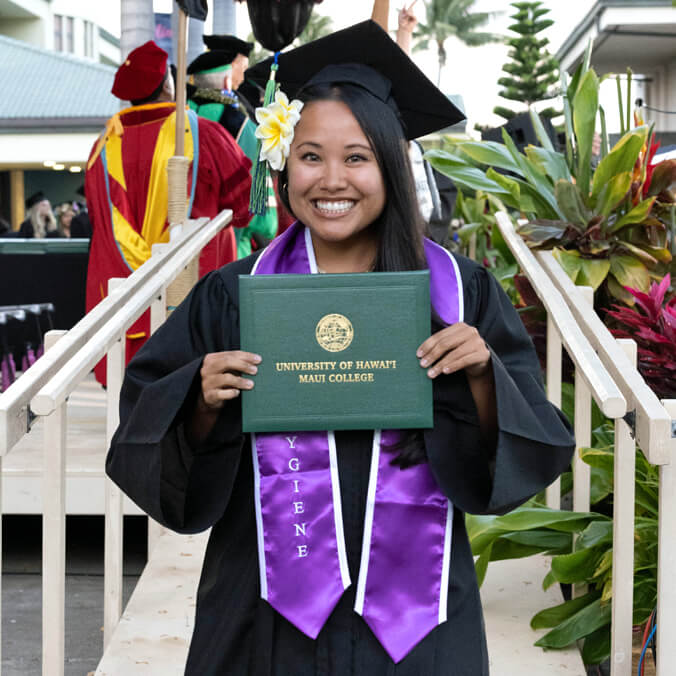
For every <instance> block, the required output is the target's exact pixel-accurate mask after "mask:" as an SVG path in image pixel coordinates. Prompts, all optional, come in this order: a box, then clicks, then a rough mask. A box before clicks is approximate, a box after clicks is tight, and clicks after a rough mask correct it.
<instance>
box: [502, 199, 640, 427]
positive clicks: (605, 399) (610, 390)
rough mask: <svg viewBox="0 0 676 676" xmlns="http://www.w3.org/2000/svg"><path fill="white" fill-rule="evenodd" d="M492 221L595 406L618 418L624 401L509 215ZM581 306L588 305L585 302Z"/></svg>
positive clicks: (624, 408)
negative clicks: (528, 280)
mask: <svg viewBox="0 0 676 676" xmlns="http://www.w3.org/2000/svg"><path fill="white" fill-rule="evenodd" d="M496 220H497V223H498V227H499V228H500V232H501V233H502V236H503V237H504V239H505V242H506V243H507V245H508V246H509V248H510V249H511V250H512V253H513V254H514V257H515V258H516V259H517V262H518V263H519V265H520V266H521V269H522V270H523V271H524V273H525V274H526V276H527V277H528V278H529V279H530V280H531V281H532V282H534V283H533V288H534V289H535V292H536V293H537V295H538V297H539V298H540V300H541V301H542V303H543V305H544V306H545V308H546V310H547V313H548V314H549V316H550V317H551V320H552V321H553V322H554V324H555V326H556V328H557V331H558V333H559V335H560V336H561V341H562V342H563V344H564V345H565V347H566V351H567V352H568V355H569V356H570V358H571V359H572V360H573V362H574V364H575V366H576V367H577V369H578V373H580V375H581V376H582V377H583V378H584V379H585V381H586V382H587V384H588V385H589V388H590V389H591V391H592V394H593V396H594V399H595V400H596V403H597V404H598V406H599V408H600V409H601V411H603V413H604V414H605V415H607V416H608V417H609V418H613V419H616V418H621V417H622V416H623V415H624V414H625V412H626V410H627V403H626V400H625V398H624V396H623V394H622V392H620V390H619V389H618V387H617V385H615V383H614V381H613V379H612V378H611V377H610V375H609V374H608V371H607V370H606V368H605V366H604V365H603V364H602V363H601V360H600V359H599V357H598V355H597V354H596V352H594V349H593V348H592V346H591V345H590V344H589V341H588V340H587V338H586V337H585V336H584V334H583V333H582V331H581V330H580V328H579V327H578V325H577V322H576V321H575V318H574V317H573V315H572V313H571V311H570V309H569V308H568V305H567V304H566V301H565V300H564V299H563V297H562V296H561V294H560V293H559V291H558V290H557V289H556V287H555V286H554V283H553V282H552V281H551V280H550V279H549V277H548V276H547V274H545V273H544V271H543V270H542V268H541V267H540V265H539V264H538V262H537V261H536V260H535V257H534V256H533V253H532V252H531V250H530V249H529V248H528V247H527V246H526V244H525V243H524V241H523V240H522V239H521V237H519V235H518V234H517V233H516V231H515V230H514V226H513V224H512V220H511V218H510V217H509V216H508V215H507V214H506V213H504V212H498V213H497V214H496ZM585 305H586V306H587V307H588V304H585ZM585 305H583V307H585Z"/></svg>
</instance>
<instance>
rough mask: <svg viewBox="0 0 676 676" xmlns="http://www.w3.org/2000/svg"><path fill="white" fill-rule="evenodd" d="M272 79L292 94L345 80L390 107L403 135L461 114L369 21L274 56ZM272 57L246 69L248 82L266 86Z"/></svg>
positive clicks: (441, 125) (415, 134) (421, 132)
mask: <svg viewBox="0 0 676 676" xmlns="http://www.w3.org/2000/svg"><path fill="white" fill-rule="evenodd" d="M278 63H279V70H278V71H277V77H276V79H277V82H279V83H280V86H281V89H282V91H283V92H284V93H285V94H286V95H287V96H288V97H289V99H292V98H294V97H295V96H296V95H297V94H298V92H299V91H300V90H301V89H302V88H303V87H304V86H305V85H310V84H338V83H350V84H354V85H357V86H360V87H362V88H364V89H366V90H367V91H369V92H370V93H371V94H372V95H373V96H375V97H376V98H378V99H380V100H381V101H383V102H384V103H386V104H388V105H393V104H394V105H395V107H396V108H397V109H398V111H399V114H400V115H401V119H402V120H403V123H404V134H405V136H406V138H407V139H414V138H418V137H420V136H424V135H425V134H430V133H432V132H434V131H437V130H439V129H444V128H446V127H448V126H450V125H452V124H455V123H456V122H460V121H461V120H463V119H464V118H465V115H464V114H463V112H462V111H461V110H460V109H459V108H457V107H456V106H455V105H454V104H453V103H452V102H451V101H449V100H448V98H447V97H446V96H444V94H443V93H442V92H441V91H440V90H439V89H438V88H437V87H436V86H435V85H434V84H433V83H432V82H431V81H430V80H429V78H428V77H427V76H426V75H425V74H424V73H423V72H422V71H421V70H420V69H419V68H418V67H417V66H416V65H415V64H414V63H413V61H411V59H409V57H408V56H407V55H406V54H405V53H404V52H403V50H402V49H401V48H400V47H399V46H398V45H397V44H396V43H395V42H394V40H392V38H390V36H389V35H388V34H387V33H386V32H385V31H384V30H383V29H382V28H380V26H378V24H376V23H375V22H374V21H363V22H362V23H359V24H356V25H354V26H351V27H350V28H346V29H345V30H341V31H337V32H336V33H332V34H331V35H329V36H327V37H324V38H320V39H319V40H315V41H313V42H310V43H308V44H305V45H303V46H301V47H297V48H296V49H294V50H292V51H289V52H282V53H281V54H280V55H279V59H278ZM271 64H272V58H270V59H266V60H265V61H262V62H261V63H258V64H256V65H255V66H253V67H252V68H249V69H248V70H247V71H246V73H245V78H246V79H247V80H252V81H253V82H255V83H257V84H259V85H261V86H263V87H264V86H265V84H266V82H267V80H268V77H269V73H270V66H271Z"/></svg>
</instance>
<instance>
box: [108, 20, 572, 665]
mask: <svg viewBox="0 0 676 676" xmlns="http://www.w3.org/2000/svg"><path fill="white" fill-rule="evenodd" d="M269 67H270V64H269V63H267V64H263V65H262V66H260V67H259V66H256V67H254V69H250V70H249V71H248V77H249V78H250V79H253V80H254V81H256V82H258V83H259V84H264V83H265V81H266V80H267V72H266V70H267V69H269ZM277 81H278V82H279V83H280V84H281V87H282V89H284V90H286V93H287V94H288V95H289V96H290V98H294V97H295V99H297V100H298V102H299V103H298V104H297V105H295V108H293V109H294V110H296V111H300V115H299V119H298V123H297V124H296V125H295V127H294V126H293V125H291V124H288V119H289V118H288V116H287V114H286V113H284V112H283V111H282V110H280V109H279V108H278V109H277V113H278V116H277V117H276V118H275V119H276V120H277V121H278V122H275V123H274V124H277V123H279V127H278V129H279V131H280V132H282V131H283V132H284V134H283V135H284V136H285V141H286V142H287V143H288V153H287V152H286V146H285V149H284V152H283V153H281V155H280V156H279V157H277V156H276V155H275V160H274V161H275V163H277V160H280V164H277V166H280V165H281V166H282V170H281V172H280V177H279V178H280V187H281V190H280V194H281V197H282V199H283V200H284V202H285V203H286V206H287V207H288V208H289V209H290V210H291V211H292V212H293V213H294V215H295V216H296V217H297V218H298V221H297V222H296V223H295V224H294V225H292V226H291V227H290V228H289V229H288V230H286V231H285V232H284V233H283V234H282V235H281V236H280V237H278V238H277V239H275V240H274V241H273V242H272V244H270V245H269V246H268V247H267V248H266V249H264V250H263V251H262V252H261V253H258V254H256V255H254V256H250V257H249V258H246V259H243V260H241V261H238V262H237V263H234V264H231V265H228V266H226V267H224V268H222V269H221V270H219V271H218V272H216V273H214V274H212V275H210V276H209V277H208V278H206V279H205V280H204V281H202V282H200V283H199V284H198V286H196V287H195V289H194V290H193V291H192V293H191V295H190V296H189V297H188V298H187V299H186V300H185V301H184V303H182V304H181V306H180V307H179V308H177V309H176V310H175V311H174V313H173V314H172V315H171V317H170V318H169V319H168V320H167V322H166V323H165V324H164V325H163V326H162V327H161V328H160V329H159V330H158V331H157V332H156V333H155V334H154V335H153V337H152V338H151V339H150V341H149V342H148V343H147V344H146V346H145V347H144V349H143V350H141V352H139V353H138V354H137V356H136V357H135V359H134V360H133V362H132V363H131V364H130V365H129V368H128V370H127V374H126V378H125V382H124V385H123V389H122V394H121V399H120V427H119V429H118V430H117V432H116V434H115V437H114V439H113V441H112V444H111V449H110V452H109V455H108V459H107V471H108V473H109V475H110V476H111V477H112V478H113V479H114V480H115V481H116V482H117V483H118V484H119V485H120V486H121V487H122V488H123V489H124V490H125V491H126V492H127V494H128V495H130V496H131V497H132V498H133V499H134V500H135V501H136V502H137V503H138V504H139V505H141V506H142V507H143V508H144V509H145V510H146V511H147V512H148V513H150V514H151V515H152V516H153V517H154V518H155V519H157V520H158V521H160V522H161V523H163V524H165V525H167V526H168V527H170V528H173V529H175V530H179V531H183V532H194V531H198V530H202V529H205V528H208V527H213V528H212V531H211V536H210V542H209V547H208V550H207V554H206V558H205V561H204V569H203V573H202V578H201V581H200V589H199V592H198V602H197V610H196V617H195V631H194V634H193V639H192V643H191V646H190V653H189V656H188V662H187V666H186V674H187V675H188V676H197V675H199V676H225V675H226V674H227V675H228V676H287V675H290V674H293V676H319V675H322V676H373V675H376V674H377V675H381V674H383V675H384V674H395V673H396V674H397V675H398V676H421V675H423V674H424V676H462V675H465V674H472V676H487V675H488V657H487V650H486V643H485V636H484V629H483V622H482V616H481V607H480V602H479V593H478V589H477V585H476V576H475V573H474V562H473V559H472V555H471V551H470V548H469V542H468V540H467V534H466V531H465V526H464V512H473V513H502V512H505V511H507V510H509V509H510V508H512V507H515V506H516V505H518V504H520V503H522V502H524V501H525V500H526V499H528V498H529V497H531V496H532V495H534V494H535V493H537V492H539V491H540V490H542V489H543V488H544V487H545V486H546V485H548V484H549V483H550V482H551V481H552V480H553V479H554V478H555V477H556V476H557V475H558V474H559V473H560V472H561V471H562V470H563V469H564V468H565V467H567V465H568V463H569V460H570V456H571V454H572V451H573V447H574V444H573V440H572V437H571V435H570V426H569V425H568V423H567V421H566V420H565V419H564V418H563V416H562V414H561V413H560V412H559V411H558V410H557V409H556V408H555V407H553V406H552V405H551V404H549V403H548V401H547V399H546V397H545V393H544V390H543V387H542V383H541V380H540V374H539V365H538V362H537V358H536V356H535V352H534V350H533V346H532V343H531V342H530V339H529V338H528V335H527V334H526V331H525V329H524V327H523V325H522V323H521V320H520V319H519V317H518V315H517V314H516V312H515V310H514V308H513V307H512V305H511V303H510V301H509V299H508V298H507V296H506V295H505V294H504V292H503V291H502V289H501V287H500V285H499V283H498V282H497V281H495V279H494V278H493V277H492V276H491V275H490V274H488V273H487V271H486V270H484V269H483V268H482V267H480V266H479V265H477V264H476V263H474V262H472V261H469V260H467V259H465V258H463V257H461V256H453V255H452V254H450V253H449V252H447V251H445V250H444V249H442V248H441V247H439V246H437V245H436V244H434V243H433V242H431V241H430V240H427V239H425V238H424V237H423V231H422V224H421V217H420V214H419V213H418V206H417V203H416V197H415V191H414V186H413V178H412V172H411V168H410V165H409V163H408V157H407V153H406V140H407V139H412V138H415V137H417V136H421V135H424V134H426V133H430V132H432V131H434V130H437V129H441V128H444V127H446V126H448V125H450V124H452V123H453V122H455V121H457V120H458V119H459V117H460V113H459V112H458V111H457V109H456V108H455V107H454V106H453V105H452V104H451V103H450V102H449V101H448V99H446V97H445V96H443V94H441V92H439V91H438V90H437V89H436V88H435V87H434V85H432V83H430V82H429V80H427V78H426V77H425V76H424V75H423V74H422V73H421V72H420V71H419V70H418V69H417V68H416V67H415V66H414V65H413V64H412V62H411V61H410V60H409V59H408V57H406V55H405V54H404V53H403V52H402V51H401V50H400V49H399V48H398V47H397V46H396V45H395V44H394V42H393V41H392V40H391V39H390V37H389V36H388V35H387V33H385V32H384V31H382V30H381V29H380V28H378V26H377V25H375V24H374V23H372V22H365V23H364V24H359V25H357V26H354V27H352V28H351V29H348V30H346V31H341V32H339V33H335V34H333V35H331V36H329V37H327V38H324V39H322V40H318V41H316V42H314V43H311V44H309V45H306V46H304V47H300V48H298V49H296V50H293V51H291V52H287V53H284V54H281V55H280V57H279V69H278V73H277ZM278 97H279V98H280V100H282V101H287V102H288V99H281V97H280V95H279V93H278ZM268 100H270V99H268ZM300 104H302V106H301V105H300ZM285 105H287V104H286V103H285ZM293 106H294V101H293V100H292V101H291V103H290V104H288V108H290V109H291V108H292V107H293ZM263 117H264V116H263ZM275 133H276V132H275ZM266 134H270V135H268V136H266ZM260 136H261V137H263V138H265V139H268V138H270V139H271V138H273V127H272V125H271V126H270V128H269V129H266V130H261V134H260ZM280 138H281V135H280ZM269 145H270V148H268V150H269V149H271V148H272V146H273V145H274V144H272V143H271V144H269ZM266 152H267V151H266ZM421 269H429V279H430V299H431V304H432V308H433V309H432V311H431V313H430V317H429V326H430V329H431V331H430V333H431V335H429V337H428V338H427V339H426V340H425V341H424V342H423V343H422V344H421V345H419V346H418V347H417V349H416V348H415V347H412V348H411V354H410V355H409V357H408V358H407V357H405V354H404V355H403V356H402V358H406V359H407V360H409V362H412V363H413V364H414V365H415V362H413V359H416V360H417V363H418V364H419V368H420V369H423V371H422V373H424V374H427V377H429V378H430V379H431V380H432V381H433V393H434V394H433V400H434V426H433V427H432V428H430V429H425V430H363V429H361V430H351V431H338V432H334V431H331V430H320V431H314V432H308V431H302V430H301V431H298V432H294V433H288V432H285V433H275V432H274V431H273V432H261V433H256V434H243V433H242V409H241V405H240V401H239V396H240V393H241V392H242V391H244V390H251V389H252V388H254V387H259V386H260V387H261V388H262V387H263V386H264V385H263V381H261V380H260V379H259V380H258V382H257V383H256V376H257V373H258V368H259V365H260V364H262V363H263V364H268V363H269V364H270V365H272V364H273V363H274V359H273V357H272V356H271V355H266V354H261V355H257V354H253V353H252V352H249V351H247V345H240V334H239V325H240V296H239V276H240V275H250V274H256V275H258V274H261V275H277V274H296V275H298V274H301V275H309V274H315V273H318V272H322V271H324V272H333V273H345V272H362V273H366V274H367V275H373V274H377V273H379V272H405V271H413V270H421ZM361 277H362V276H360V278H361ZM369 279H370V277H369ZM379 279H381V280H382V281H383V282H387V281H388V280H391V279H392V277H391V276H386V275H383V276H382V277H381V278H379ZM272 281H273V283H274V282H275V281H277V280H275V278H272ZM375 302H377V299H376V301H375ZM414 310H415V308H412V307H407V306H405V304H403V303H402V307H397V309H396V318H397V320H398V321H400V322H402V323H403V322H409V321H412V318H413V317H414V314H415V312H414ZM425 323H427V321H426V319H425ZM320 324H321V326H320V325H317V324H316V323H313V326H317V327H318V328H317V329H316V338H317V342H318V343H319V344H320V345H321V347H322V348H323V349H324V350H326V354H327V355H335V354H336V353H335V352H334V351H333V349H332V348H333V347H335V346H336V344H338V347H339V348H340V349H342V348H343V347H344V345H345V343H346V342H347V340H348V339H349V340H351V339H352V331H353V328H352V325H351V324H350V322H349V320H347V319H346V317H345V316H343V315H340V314H330V315H327V316H325V317H324V318H323V319H322V322H320ZM294 330H295V328H294ZM272 339H273V338H271V340H272ZM278 339H279V340H285V341H289V342H294V340H295V336H294V338H282V337H278ZM390 339H391V336H388V335H385V336H382V340H383V344H384V345H385V344H387V343H388V341H390ZM249 349H251V348H250V347H249ZM414 350H415V351H416V354H415V356H414V355H413V351H414ZM299 356H300V357H301V358H302V356H303V355H299ZM327 358H328V359H329V360H334V361H310V362H308V361H305V362H303V361H299V362H296V361H289V362H284V363H283V364H281V369H280V370H286V365H289V368H290V370H295V369H296V365H301V366H302V365H305V366H303V368H302V369H301V368H300V366H299V370H302V371H312V372H313V373H309V374H308V373H305V374H303V373H300V376H301V377H303V378H305V379H306V380H304V381H303V382H307V383H313V384H312V385H311V386H310V387H312V388H321V387H322V386H323V385H322V384H323V383H327V385H326V386H327V387H328V386H329V385H328V383H332V384H331V385H330V387H333V388H342V387H361V386H368V385H367V384H365V383H364V381H370V382H372V381H373V380H375V379H377V377H378V374H377V373H375V372H376V370H377V369H386V368H397V367H398V364H399V363H400V362H399V357H398V358H397V360H396V361H395V360H391V361H386V360H381V361H378V360H371V359H370V358H369V356H368V355H367V354H364V355H363V357H362V356H361V355H360V358H363V359H364V360H367V361H355V363H354V365H353V364H352V362H340V358H339V357H338V361H335V360H336V357H335V356H328V357H327ZM271 359H272V360H273V361H270V360H271ZM308 364H309V365H310V366H308ZM336 364H338V368H337V369H336V368H335V366H336ZM341 364H344V366H341ZM291 366H293V368H291ZM320 367H321V368H320ZM277 368H279V366H278V367H277ZM324 372H326V373H324ZM260 375H262V372H261V374H260ZM255 383H256V384H255ZM262 391H263V390H261V393H262ZM285 394H286V393H285ZM397 394H398V393H397V392H391V393H389V392H388V393H387V395H386V396H387V397H388V398H389V397H391V398H392V399H396V398H397ZM297 406H299V404H297ZM273 413H276V412H273ZM395 665H396V666H395Z"/></svg>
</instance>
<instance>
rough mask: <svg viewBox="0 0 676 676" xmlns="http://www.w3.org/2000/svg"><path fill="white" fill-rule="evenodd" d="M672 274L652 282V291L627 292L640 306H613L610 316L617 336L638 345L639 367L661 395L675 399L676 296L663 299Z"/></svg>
mask: <svg viewBox="0 0 676 676" xmlns="http://www.w3.org/2000/svg"><path fill="white" fill-rule="evenodd" d="M670 282H671V275H668V274H667V275H666V276H665V277H664V279H663V280H662V281H661V282H660V283H659V284H657V283H653V284H652V285H651V286H650V291H649V292H648V293H647V294H646V293H641V292H640V291H638V290H636V289H630V288H628V289H627V291H628V292H629V293H631V295H632V296H633V297H634V298H635V299H636V305H637V306H638V308H628V307H623V306H620V305H614V306H613V307H614V309H613V310H609V311H608V315H609V316H610V317H612V318H613V319H614V320H615V321H616V322H617V328H611V332H612V334H613V335H614V336H615V337H617V338H632V339H633V340H635V341H636V343H637V344H638V369H639V371H640V372H641V375H642V376H643V378H644V379H645V381H646V382H647V383H648V385H650V387H651V388H652V389H653V391H654V392H655V393H656V394H657V396H658V397H660V398H662V399H672V398H676V296H673V297H672V298H671V300H668V301H667V302H666V303H665V301H664V299H665V296H666V294H667V291H668V290H669V284H670Z"/></svg>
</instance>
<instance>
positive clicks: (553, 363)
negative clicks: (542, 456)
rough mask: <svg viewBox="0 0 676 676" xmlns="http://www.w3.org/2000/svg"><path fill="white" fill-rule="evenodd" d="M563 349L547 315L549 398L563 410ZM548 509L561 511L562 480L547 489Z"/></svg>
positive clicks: (552, 323) (559, 337)
mask: <svg viewBox="0 0 676 676" xmlns="http://www.w3.org/2000/svg"><path fill="white" fill-rule="evenodd" d="M562 352H563V347H562V345H561V336H559V333H558V331H557V330H556V325H555V324H554V321H553V320H552V318H551V316H550V314H549V312H548V313H547V398H548V399H549V401H551V402H552V404H554V406H557V407H558V408H561V356H562ZM546 502H547V507H549V508H551V509H561V479H556V480H555V481H554V482H553V483H552V484H550V485H549V486H548V487H547V491H546Z"/></svg>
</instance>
